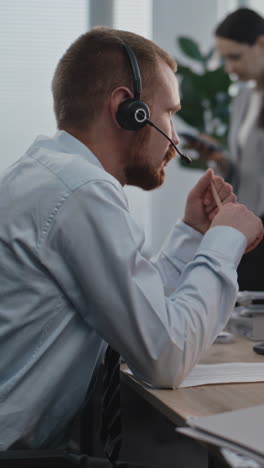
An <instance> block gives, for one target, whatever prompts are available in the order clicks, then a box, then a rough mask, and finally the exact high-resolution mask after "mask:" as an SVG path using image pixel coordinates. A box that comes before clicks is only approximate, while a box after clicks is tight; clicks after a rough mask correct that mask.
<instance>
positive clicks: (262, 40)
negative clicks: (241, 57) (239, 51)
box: [256, 34, 264, 49]
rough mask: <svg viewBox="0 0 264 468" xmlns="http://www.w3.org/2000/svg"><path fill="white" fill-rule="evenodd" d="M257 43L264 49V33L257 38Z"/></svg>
mask: <svg viewBox="0 0 264 468" xmlns="http://www.w3.org/2000/svg"><path fill="white" fill-rule="evenodd" d="M256 44H257V45H258V46H259V47H261V48H262V49H264V34H261V35H260V36H259V37H258V38H257V40H256Z"/></svg>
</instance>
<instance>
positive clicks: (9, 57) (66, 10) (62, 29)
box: [0, 0, 88, 170]
mask: <svg viewBox="0 0 264 468" xmlns="http://www.w3.org/2000/svg"><path fill="white" fill-rule="evenodd" d="M87 3H88V2H87V0H78V1H72V0H11V1H10V0H1V5H0V10H1V14H0V56H1V74H0V102H1V110H0V126H1V158H0V170H1V169H3V168H4V167H7V166H8V165H9V164H10V163H12V162H13V161H15V160H16V159H17V158H18V157H20V156H21V155H22V154H23V152H24V151H25V150H26V149H27V148H28V146H29V145H30V144H31V142H32V141H33V140H34V139H35V137H36V136H37V135H38V134H39V133H42V134H49V135H52V134H53V133H54V132H55V130H56V124H55V118H54V115H53V109H52V96H51V90H50V84H51V79H52V76H53V72H54V69H55V67H56V64H57V62H58V60H59V58H60V57H61V55H62V54H63V53H64V51H65V50H66V48H67V47H68V46H69V45H70V43H71V42H73V41H74V40H75V39H76V38H77V37H78V36H79V35H80V34H82V33H83V32H84V31H86V30H87V29H88V6H87Z"/></svg>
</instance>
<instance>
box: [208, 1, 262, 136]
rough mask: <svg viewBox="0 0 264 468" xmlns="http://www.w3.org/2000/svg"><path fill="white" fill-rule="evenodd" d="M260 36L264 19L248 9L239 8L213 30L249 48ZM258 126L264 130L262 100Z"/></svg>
mask: <svg viewBox="0 0 264 468" xmlns="http://www.w3.org/2000/svg"><path fill="white" fill-rule="evenodd" d="M261 35H264V18H262V16H260V15H259V14H258V13H256V12H255V11H253V10H250V9H249V8H239V9H238V10H236V11H234V12H233V13H231V14H230V15H227V16H226V18H225V19H224V20H223V21H222V22H221V23H220V24H219V25H218V26H217V28H216V30H215V36H216V37H220V38H221V37H222V38H223V39H229V40H231V41H236V42H240V43H244V44H248V45H250V46H253V45H254V44H255V43H256V41H257V39H258V37H259V36H261ZM263 81H264V77H263ZM258 125H259V127H260V128H264V98H263V99H262V105H261V109H260V112H259V116H258Z"/></svg>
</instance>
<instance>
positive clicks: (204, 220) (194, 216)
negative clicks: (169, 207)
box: [183, 169, 236, 234]
mask: <svg viewBox="0 0 264 468" xmlns="http://www.w3.org/2000/svg"><path fill="white" fill-rule="evenodd" d="M211 182H213V184H214V186H215V189H216V191H217V193H218V196H219V198H220V200H221V203H222V204H225V203H228V202H235V201H236V196H235V194H234V193H233V189H232V186H231V185H230V184H228V183H227V182H225V181H224V179H223V178H222V177H219V176H215V175H214V172H213V170H212V169H208V170H207V171H206V172H205V174H204V175H203V176H202V177H201V179H200V180H199V181H198V182H197V184H196V185H195V186H194V188H193V189H192V190H191V192H190V193H189V195H188V198H187V202H186V207H185V213H184V218H183V222H184V223H185V224H188V225H189V226H191V227H193V228H194V229H196V230H197V231H199V232H201V233H202V234H204V233H205V232H206V231H207V230H208V229H209V227H210V225H211V222H212V220H213V218H214V217H215V215H216V214H217V213H218V211H219V209H218V208H217V205H216V202H215V199H214V197H213V194H212V191H211Z"/></svg>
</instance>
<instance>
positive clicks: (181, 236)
mask: <svg viewBox="0 0 264 468" xmlns="http://www.w3.org/2000/svg"><path fill="white" fill-rule="evenodd" d="M202 237H203V236H202V234H201V233H200V232H198V231H196V230H195V229H193V228H191V227H190V226H188V225H186V224H184V223H183V222H182V221H180V220H179V221H177V223H176V224H175V226H174V227H173V228H172V230H171V232H170V233H169V235H168V237H167V239H166V240H165V242H164V244H163V246H162V248H161V250H160V252H159V253H158V254H157V255H156V256H154V257H153V258H152V259H151V261H152V263H153V265H155V267H156V268H157V269H158V271H159V273H160V276H161V278H162V281H163V285H164V291H165V294H167V295H168V294H169V293H170V292H172V291H174V289H175V288H176V287H177V284H178V281H179V278H180V275H181V273H182V271H183V268H184V267H185V266H186V264H187V263H188V262H190V261H191V260H193V257H194V255H195V252H196V250H197V248H198V246H199V244H200V242H201V240H202Z"/></svg>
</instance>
